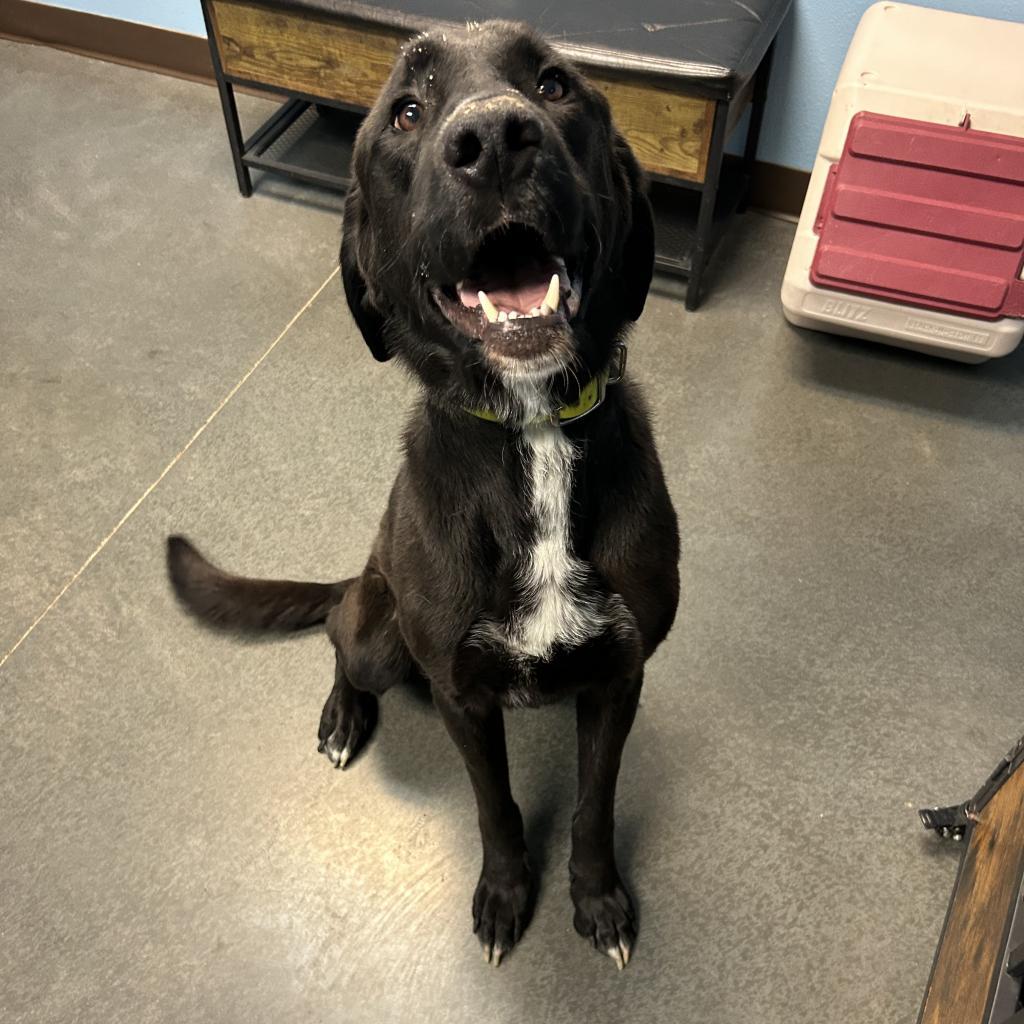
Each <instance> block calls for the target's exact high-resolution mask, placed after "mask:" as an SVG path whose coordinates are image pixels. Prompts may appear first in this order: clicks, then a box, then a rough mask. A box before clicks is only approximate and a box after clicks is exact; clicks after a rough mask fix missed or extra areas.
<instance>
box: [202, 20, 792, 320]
mask: <svg viewBox="0 0 1024 1024" xmlns="http://www.w3.org/2000/svg"><path fill="white" fill-rule="evenodd" d="M202 7H203V18H204V19H205V21H206V33H207V37H208V39H209V43H210V56H211V58H212V60H213V70H214V74H215V76H216V79H217V90H218V92H219V93H220V102H221V108H222V110H223V112H224V126H225V128H226V129H227V133H228V143H229V144H230V146H231V157H232V160H233V161H234V165H235V174H236V176H237V178H238V190H239V191H240V192H241V193H242V195H243V196H246V197H248V196H251V195H252V176H251V174H250V169H251V168H254V167H255V168H257V169H259V170H263V171H271V172H274V173H277V174H286V175H289V176H291V177H293V178H298V179H300V180H301V181H306V182H310V183H312V184H314V185H320V186H322V187H326V188H330V189H335V190H337V191H340V192H344V191H345V190H346V189H347V188H348V184H349V179H348V178H346V177H341V176H339V175H334V174H325V173H323V172H321V171H315V170H312V169H310V168H307V167H302V166H300V165H298V164H292V163H287V162H285V161H282V160H276V159H274V158H272V157H267V156H265V155H264V154H265V153H266V152H267V150H269V149H270V148H271V147H272V146H273V145H274V143H275V142H277V140H278V139H279V138H280V137H281V136H282V135H283V134H284V133H285V132H286V131H287V130H288V129H289V127H291V125H293V124H294V123H295V121H296V120H297V119H298V118H299V117H301V116H302V114H303V113H304V112H305V111H306V110H307V109H308V108H309V107H310V106H311V105H313V104H324V105H326V106H332V107H337V108H339V109H341V110H349V111H352V110H356V109H357V108H354V107H352V106H351V105H349V104H342V103H338V102H336V101H334V100H330V99H326V98H324V97H320V96H312V95H309V94H307V93H301V92H296V91H293V90H290V89H282V88H280V87H276V86H274V87H271V86H268V85H265V84H263V83H260V82H256V81H252V80H250V79H242V78H237V77H234V76H232V75H227V74H225V72H224V68H223V65H222V64H221V61H220V54H219V53H218V51H217V42H216V34H215V32H214V30H213V24H212V20H211V18H210V12H209V6H208V4H207V0H202ZM774 50H775V42H774V40H773V41H772V44H771V45H770V46H769V47H768V50H767V51H766V53H765V55H764V57H763V58H762V60H761V64H760V65H759V67H758V69H757V71H756V72H755V74H754V81H753V87H752V90H751V94H750V106H751V111H750V123H749V125H748V128H747V136H746V142H745V147H744V152H743V157H742V159H741V161H740V167H739V175H740V183H739V187H738V188H736V187H733V188H730V189H724V190H723V189H722V188H721V185H722V170H723V165H724V157H725V144H726V140H727V137H728V127H729V120H730V114H731V113H732V107H733V104H734V103H735V102H736V99H737V97H735V96H733V97H730V98H728V99H716V100H715V114H714V122H713V125H712V129H711V140H710V143H709V147H708V159H707V164H706V167H705V173H704V180H703V181H701V182H697V181H684V180H681V179H677V178H671V177H668V176H665V175H651V176H650V177H651V178H652V179H654V180H656V181H659V182H662V183H664V184H668V185H671V186H673V187H674V188H678V189H684V190H688V191H697V192H699V193H700V206H699V210H698V213H697V221H696V230H695V232H694V234H693V237H692V241H691V242H690V244H689V245H688V246H687V247H684V249H683V251H677V252H659V253H657V254H656V256H655V266H656V267H657V268H658V269H659V270H662V271H665V272H667V273H670V274H674V275H675V276H677V277H683V278H687V279H688V283H687V287H686V299H685V302H686V308H687V309H688V310H691V311H692V310H695V309H696V308H697V307H698V306H699V305H700V301H701V288H702V284H703V281H704V271H705V270H706V268H707V264H708V261H709V260H710V258H711V255H712V253H713V252H714V250H715V247H716V245H717V244H718V241H719V239H720V238H721V235H722V231H723V229H724V227H725V224H726V223H727V222H728V220H729V218H730V216H731V215H732V213H733V212H735V211H736V210H737V209H743V208H744V207H745V205H746V199H747V196H748V193H749V190H750V182H751V177H752V172H753V167H754V161H755V160H756V159H757V146H758V142H759V140H760V136H761V125H762V122H763V120H764V108H765V102H766V100H767V96H768V79H769V77H770V75H771V65H772V56H773V53H774ZM236 85H239V86H243V87H245V88H247V89H256V90H259V91H262V92H268V93H272V94H275V95H278V96H281V95H284V96H286V97H288V98H287V99H286V100H285V102H284V103H283V104H282V105H281V107H280V108H278V110H276V111H275V112H274V113H273V114H272V115H271V116H270V117H269V118H268V119H267V120H266V121H264V122H263V124H261V125H260V126H259V128H257V129H256V131H255V132H253V134H252V135H250V136H249V138H248V139H244V138H243V136H242V128H241V125H240V123H239V120H238V107H237V105H236V104H235V94H234V87H235V86H236ZM741 93H742V90H741ZM359 112H362V111H359Z"/></svg>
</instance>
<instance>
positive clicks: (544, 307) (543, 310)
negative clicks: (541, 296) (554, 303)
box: [540, 302, 554, 316]
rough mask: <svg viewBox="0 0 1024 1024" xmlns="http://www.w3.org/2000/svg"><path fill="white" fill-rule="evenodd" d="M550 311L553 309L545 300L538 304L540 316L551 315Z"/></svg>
mask: <svg viewBox="0 0 1024 1024" xmlns="http://www.w3.org/2000/svg"><path fill="white" fill-rule="evenodd" d="M552 313H554V310H553V309H552V308H551V307H550V306H549V305H548V304H547V303H546V302H542V303H541V304H540V315H541V316H551V314H552Z"/></svg>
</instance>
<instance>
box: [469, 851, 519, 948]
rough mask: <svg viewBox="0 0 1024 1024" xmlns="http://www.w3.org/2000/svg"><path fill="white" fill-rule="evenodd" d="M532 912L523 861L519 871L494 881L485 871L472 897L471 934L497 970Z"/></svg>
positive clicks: (485, 870)
mask: <svg viewBox="0 0 1024 1024" xmlns="http://www.w3.org/2000/svg"><path fill="white" fill-rule="evenodd" d="M532 911H533V883H532V880H531V878H530V870H529V867H528V866H527V864H526V860H525V858H524V859H523V868H522V871H521V872H519V871H516V872H514V873H513V874H512V875H511V877H508V876H506V877H503V878H496V877H492V876H489V875H488V872H487V869H486V868H485V869H484V871H483V872H482V873H481V875H480V881H479V882H478V883H477V887H476V892H475V893H474V894H473V933H474V934H475V935H476V937H477V938H478V939H479V940H480V945H481V946H482V947H483V951H484V960H486V961H487V962H488V963H489V964H493V965H494V966H495V967H497V966H498V965H499V964H500V963H501V958H502V957H503V956H505V954H506V953H508V951H509V950H510V949H511V948H512V947H513V946H514V945H515V944H516V943H517V942H518V941H519V939H520V938H521V937H522V934H523V930H524V929H525V928H526V926H527V924H529V922H530V915H531V913H532Z"/></svg>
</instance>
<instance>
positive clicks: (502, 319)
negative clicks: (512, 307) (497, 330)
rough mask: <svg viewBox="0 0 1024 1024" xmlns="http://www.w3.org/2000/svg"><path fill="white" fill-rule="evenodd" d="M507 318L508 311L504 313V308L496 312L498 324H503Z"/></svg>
mask: <svg viewBox="0 0 1024 1024" xmlns="http://www.w3.org/2000/svg"><path fill="white" fill-rule="evenodd" d="M507 319H508V313H506V312H505V310H502V311H501V312H500V313H499V314H498V323H499V324H503V323H504V322H505V321H506V320H507Z"/></svg>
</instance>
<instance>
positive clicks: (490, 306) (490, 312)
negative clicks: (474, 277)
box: [476, 291, 498, 324]
mask: <svg viewBox="0 0 1024 1024" xmlns="http://www.w3.org/2000/svg"><path fill="white" fill-rule="evenodd" d="M476 297H477V298H478V299H479V300H480V308H481V309H482V310H483V311H484V316H485V317H487V322H488V323H489V324H493V323H496V322H497V320H498V311H497V309H495V307H494V303H493V302H491V300H490V299H489V298H488V297H487V292H484V291H479V292H477V293H476Z"/></svg>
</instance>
